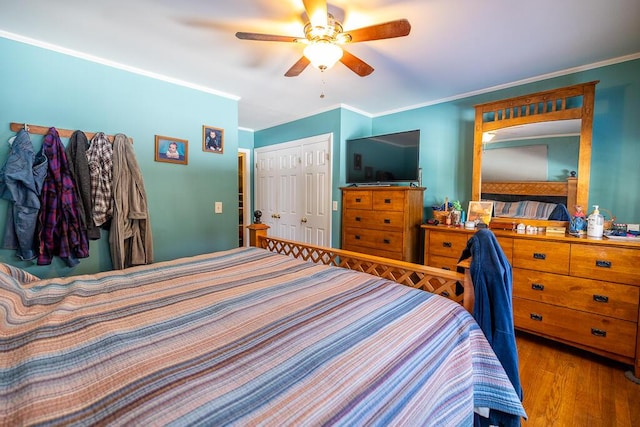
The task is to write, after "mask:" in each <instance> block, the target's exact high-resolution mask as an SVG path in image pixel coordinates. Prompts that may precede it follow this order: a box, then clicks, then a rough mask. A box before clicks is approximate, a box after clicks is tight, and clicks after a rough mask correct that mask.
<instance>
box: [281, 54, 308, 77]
mask: <svg viewBox="0 0 640 427" xmlns="http://www.w3.org/2000/svg"><path fill="white" fill-rule="evenodd" d="M310 63H311V62H310V61H309V60H308V59H307V57H306V56H303V57H301V58H300V59H298V62H296V63H295V64H293V66H292V67H291V68H289V69H288V70H287V72H286V73H285V74H284V75H285V76H286V77H295V76H297V75H299V74H300V73H301V72H303V71H304V69H305V68H307V65H309V64H310Z"/></svg>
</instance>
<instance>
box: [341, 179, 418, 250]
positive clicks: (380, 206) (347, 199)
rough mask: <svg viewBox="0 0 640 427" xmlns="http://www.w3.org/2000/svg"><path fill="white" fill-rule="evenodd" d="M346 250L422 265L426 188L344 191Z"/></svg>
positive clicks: (351, 189)
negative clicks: (421, 247)
mask: <svg viewBox="0 0 640 427" xmlns="http://www.w3.org/2000/svg"><path fill="white" fill-rule="evenodd" d="M341 190H342V249H346V250H350V251H357V252H362V253H366V254H370V255H377V256H383V257H386V258H391V259H398V260H402V261H408V262H415V263H419V262H420V243H419V241H420V225H421V224H422V217H423V210H424V208H423V194H424V190H425V189H424V188H422V187H407V186H402V187H400V186H397V187H396V186H394V187H364V188H363V187H345V188H342V189H341Z"/></svg>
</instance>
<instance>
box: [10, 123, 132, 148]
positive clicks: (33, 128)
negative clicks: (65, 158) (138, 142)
mask: <svg viewBox="0 0 640 427" xmlns="http://www.w3.org/2000/svg"><path fill="white" fill-rule="evenodd" d="M25 126H26V128H27V132H29V133H31V134H35V135H46V134H47V133H48V132H49V128H50V127H51V126H38V125H31V124H29V123H11V125H10V126H9V128H10V129H11V131H13V132H19V131H21V130H22V129H24V128H25ZM56 130H57V131H58V134H59V135H60V138H71V135H73V133H74V132H75V130H69V129H59V128H56ZM96 133H97V132H85V133H84V134H85V135H86V136H87V139H88V140H89V141H91V138H93V136H94V135H95V134H96ZM107 138H109V141H111V143H113V135H107ZM129 139H130V140H131V142H132V143H133V139H132V138H129Z"/></svg>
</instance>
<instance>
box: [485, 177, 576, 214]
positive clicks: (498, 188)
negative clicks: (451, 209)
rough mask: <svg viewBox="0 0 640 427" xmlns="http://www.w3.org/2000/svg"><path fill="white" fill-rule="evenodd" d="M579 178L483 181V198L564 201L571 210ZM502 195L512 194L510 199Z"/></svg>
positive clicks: (574, 201) (574, 202)
mask: <svg viewBox="0 0 640 427" xmlns="http://www.w3.org/2000/svg"><path fill="white" fill-rule="evenodd" d="M577 185H578V180H577V178H576V177H569V178H567V180H566V181H505V182H486V181H483V182H482V199H493V200H502V201H514V200H535V201H541V202H549V203H563V204H564V205H565V206H566V207H567V209H569V211H570V212H571V211H572V210H573V207H574V206H575V205H576V192H577ZM501 195H508V196H512V197H511V198H509V199H506V198H504V197H500V196H501Z"/></svg>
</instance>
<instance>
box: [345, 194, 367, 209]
mask: <svg viewBox="0 0 640 427" xmlns="http://www.w3.org/2000/svg"><path fill="white" fill-rule="evenodd" d="M343 195H344V196H343V199H342V201H343V203H344V207H345V208H347V209H354V208H355V209H371V207H372V202H373V198H372V197H371V191H370V190H351V191H345V192H344V193H343Z"/></svg>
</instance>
